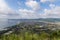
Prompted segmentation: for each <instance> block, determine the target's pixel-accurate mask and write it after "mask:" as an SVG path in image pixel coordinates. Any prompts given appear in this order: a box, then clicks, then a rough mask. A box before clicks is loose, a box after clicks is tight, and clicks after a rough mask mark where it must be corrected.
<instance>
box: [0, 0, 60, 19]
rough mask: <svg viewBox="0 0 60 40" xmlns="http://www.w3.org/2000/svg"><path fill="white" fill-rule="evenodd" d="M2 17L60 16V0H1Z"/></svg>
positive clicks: (0, 10)
mask: <svg viewBox="0 0 60 40" xmlns="http://www.w3.org/2000/svg"><path fill="white" fill-rule="evenodd" d="M0 18H9V19H21V18H22V19H35V18H60V0H0Z"/></svg>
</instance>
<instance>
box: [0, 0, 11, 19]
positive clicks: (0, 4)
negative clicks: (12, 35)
mask: <svg viewBox="0 0 60 40" xmlns="http://www.w3.org/2000/svg"><path fill="white" fill-rule="evenodd" d="M9 9H10V8H9V7H8V5H7V4H6V2H5V0H0V18H7V15H5V14H7V13H8V11H9ZM1 14H2V15H1Z"/></svg>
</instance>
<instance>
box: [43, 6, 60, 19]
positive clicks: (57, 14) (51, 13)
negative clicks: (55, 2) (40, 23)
mask: <svg viewBox="0 0 60 40" xmlns="http://www.w3.org/2000/svg"><path fill="white" fill-rule="evenodd" d="M43 16H44V17H46V18H60V7H59V6H56V7H55V8H53V9H44V14H43Z"/></svg>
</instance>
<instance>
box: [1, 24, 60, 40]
mask: <svg viewBox="0 0 60 40" xmlns="http://www.w3.org/2000/svg"><path fill="white" fill-rule="evenodd" d="M41 29H42V30H41ZM44 29H45V28H43V27H42V28H40V27H39V26H38V25H36V24H35V25H28V26H24V27H22V24H20V25H15V26H12V28H10V30H11V31H12V33H10V34H2V35H0V40H60V30H54V31H52V30H50V29H47V28H46V30H44Z"/></svg>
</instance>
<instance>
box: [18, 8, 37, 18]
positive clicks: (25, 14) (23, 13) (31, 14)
mask: <svg viewBox="0 0 60 40" xmlns="http://www.w3.org/2000/svg"><path fill="white" fill-rule="evenodd" d="M19 13H20V18H25V19H26V18H27V19H35V18H38V14H37V13H35V11H33V10H28V9H19Z"/></svg>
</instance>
